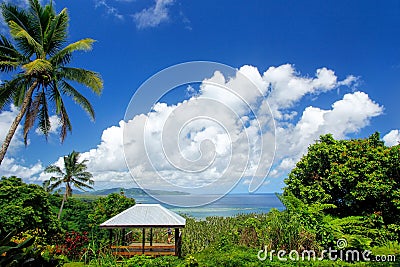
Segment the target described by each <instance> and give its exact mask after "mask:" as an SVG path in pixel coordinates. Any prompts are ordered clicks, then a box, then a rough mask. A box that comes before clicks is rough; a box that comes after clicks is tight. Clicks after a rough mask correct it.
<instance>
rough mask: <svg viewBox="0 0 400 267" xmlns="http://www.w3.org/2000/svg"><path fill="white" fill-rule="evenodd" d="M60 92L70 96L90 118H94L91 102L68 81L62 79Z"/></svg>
mask: <svg viewBox="0 0 400 267" xmlns="http://www.w3.org/2000/svg"><path fill="white" fill-rule="evenodd" d="M61 88H62V89H61V92H62V93H64V94H66V95H68V96H70V97H72V99H73V100H74V102H75V103H77V104H78V105H80V106H81V107H82V109H83V110H85V111H86V112H87V114H88V115H89V116H90V118H91V119H92V120H94V119H95V113H94V109H93V107H92V104H90V102H89V100H87V99H86V98H85V97H84V96H83V95H82V94H81V93H79V92H78V91H77V90H76V89H75V88H74V87H73V86H72V85H70V84H69V83H67V82H65V81H62V82H61Z"/></svg>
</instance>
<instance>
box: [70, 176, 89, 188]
mask: <svg viewBox="0 0 400 267" xmlns="http://www.w3.org/2000/svg"><path fill="white" fill-rule="evenodd" d="M72 181H73V184H74V186H76V187H78V188H79V189H82V190H83V188H89V189H93V187H92V186H90V185H87V184H85V183H82V182H80V181H77V180H75V179H73V180H72Z"/></svg>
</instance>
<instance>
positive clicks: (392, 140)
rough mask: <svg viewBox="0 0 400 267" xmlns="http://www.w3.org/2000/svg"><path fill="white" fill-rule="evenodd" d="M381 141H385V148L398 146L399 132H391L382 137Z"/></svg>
mask: <svg viewBox="0 0 400 267" xmlns="http://www.w3.org/2000/svg"><path fill="white" fill-rule="evenodd" d="M383 141H385V145H387V146H396V145H398V144H400V130H391V131H390V132H389V133H387V134H386V135H385V136H384V137H383Z"/></svg>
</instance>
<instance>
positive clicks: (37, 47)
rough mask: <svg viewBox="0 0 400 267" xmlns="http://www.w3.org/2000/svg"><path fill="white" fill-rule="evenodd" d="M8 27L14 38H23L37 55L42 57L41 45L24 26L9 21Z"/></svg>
mask: <svg viewBox="0 0 400 267" xmlns="http://www.w3.org/2000/svg"><path fill="white" fill-rule="evenodd" d="M8 27H9V28H10V34H11V35H12V36H13V37H14V38H15V39H17V40H18V39H24V40H26V42H27V43H28V44H29V45H30V46H31V47H32V49H33V51H34V52H35V53H36V55H37V57H40V58H44V56H45V55H44V50H43V46H42V45H41V44H40V43H38V42H37V41H36V40H35V38H34V37H32V36H31V35H30V34H29V33H28V32H27V31H26V30H25V29H24V28H22V27H21V26H20V25H18V24H17V23H16V22H15V21H9V22H8Z"/></svg>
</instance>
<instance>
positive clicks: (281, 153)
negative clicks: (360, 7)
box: [40, 64, 399, 192]
mask: <svg viewBox="0 0 400 267" xmlns="http://www.w3.org/2000/svg"><path fill="white" fill-rule="evenodd" d="M355 82H357V78H356V77H354V76H351V75H349V76H347V77H346V78H345V79H344V80H340V79H339V78H338V77H337V76H336V75H335V72H334V71H333V70H330V69H328V68H325V67H323V68H320V69H317V70H316V72H315V75H314V76H313V77H310V76H308V75H302V74H300V73H299V72H298V71H297V70H296V69H295V68H294V66H293V65H290V64H285V65H282V66H277V67H270V68H269V69H268V70H267V71H265V72H263V73H262V72H260V71H259V70H258V69H257V68H256V67H253V66H249V65H245V66H243V67H241V68H239V69H238V70H237V72H236V75H234V76H233V77H226V76H224V75H223V74H222V73H221V72H218V71H216V72H215V73H214V74H213V75H212V76H211V77H204V80H203V82H202V84H201V85H200V90H199V91H198V92H197V93H196V94H190V95H189V97H190V98H189V99H187V100H185V101H183V102H181V103H176V104H173V105H167V104H165V103H156V104H155V105H154V107H153V109H152V111H151V112H149V113H147V114H138V115H135V116H134V117H132V118H129V119H127V120H126V121H120V122H119V124H118V125H115V126H111V127H109V128H107V129H105V130H104V131H103V134H102V137H101V141H100V143H99V144H98V146H97V147H96V148H93V149H91V150H89V151H86V152H83V153H82V156H81V158H82V159H87V160H88V168H89V171H91V172H92V173H93V174H94V179H95V181H96V185H97V186H99V187H107V186H108V187H109V186H116V185H127V186H128V187H129V186H131V187H132V186H136V184H135V182H134V179H135V180H136V181H138V182H139V183H140V184H141V185H143V184H145V185H146V186H145V187H146V188H153V189H157V188H158V189H160V188H162V189H173V188H176V186H178V187H180V188H181V191H190V190H192V189H196V188H205V189H206V190H205V191H206V192H213V190H214V191H218V190H224V191H226V190H228V189H230V187H231V186H232V185H233V184H234V182H236V181H240V182H241V183H244V184H246V185H249V186H251V184H252V177H253V178H254V179H256V178H257V179H258V180H257V182H259V183H260V184H261V182H262V179H263V178H264V176H265V174H267V173H268V170H269V166H270V165H272V166H273V167H272V169H271V173H270V177H282V176H283V175H285V174H287V172H288V171H290V169H291V168H293V167H294V165H295V163H296V162H297V161H298V160H299V159H300V157H301V156H302V155H303V154H305V153H306V152H307V147H308V146H309V145H310V144H312V143H314V142H315V140H317V139H318V138H319V136H320V135H321V134H326V133H332V134H333V135H334V137H335V138H346V137H347V136H348V135H349V134H351V133H357V132H359V131H360V130H361V129H363V128H364V127H365V126H367V125H368V124H369V123H370V120H371V119H372V118H374V117H376V116H379V115H380V114H382V112H383V107H382V106H381V105H379V104H378V103H375V102H374V101H373V100H372V99H370V97H369V96H368V94H366V93H365V92H361V91H354V92H353V91H352V90H349V91H350V92H349V93H346V94H344V95H343V96H342V98H341V99H339V100H337V101H334V102H332V103H331V107H330V108H328V109H324V108H321V107H318V101H314V102H313V104H314V106H308V107H306V108H304V110H302V111H295V110H294V109H295V108H296V107H297V106H298V104H299V102H300V101H301V100H302V99H303V98H304V97H305V96H307V95H314V96H316V97H318V95H319V94H323V93H324V92H327V91H330V90H334V89H337V88H339V87H341V86H347V87H348V88H350V89H352V86H353V85H354V83H355ZM188 90H192V89H190V88H189V89H188ZM192 91H193V90H192ZM271 113H272V114H273V115H274V118H273V117H272V116H271ZM297 114H299V115H300V116H297ZM275 127H276V128H275ZM274 129H275V131H274ZM398 137H399V132H398V130H393V131H392V132H390V133H389V134H388V135H386V136H385V137H384V140H385V142H386V143H387V144H388V143H390V142H391V143H390V144H393V142H395V141H394V140H398V139H397V138H398ZM275 148H276V151H275ZM124 153H125V154H124ZM60 160H61V158H60V159H59V160H58V163H60V162H61V161H60ZM127 164H128V165H129V167H130V169H129V170H128V168H127ZM44 177H45V176H43V175H42V176H41V178H40V179H44ZM133 178H134V179H133ZM240 178H242V179H240ZM268 183H269V182H268V181H264V183H262V184H264V186H267V184H268ZM174 186H175V187H174Z"/></svg>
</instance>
